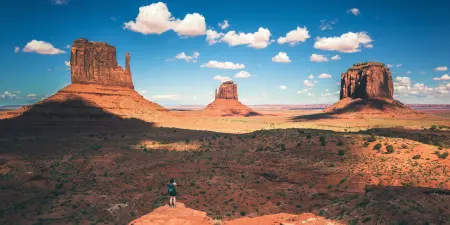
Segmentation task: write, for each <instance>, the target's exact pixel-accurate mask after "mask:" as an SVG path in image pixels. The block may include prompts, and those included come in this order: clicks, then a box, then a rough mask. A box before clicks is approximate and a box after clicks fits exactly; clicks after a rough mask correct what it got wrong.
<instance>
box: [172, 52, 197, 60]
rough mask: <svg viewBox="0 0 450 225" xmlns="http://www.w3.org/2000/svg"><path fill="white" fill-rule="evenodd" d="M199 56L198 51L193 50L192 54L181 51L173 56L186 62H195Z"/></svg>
mask: <svg viewBox="0 0 450 225" xmlns="http://www.w3.org/2000/svg"><path fill="white" fill-rule="evenodd" d="M199 56H200V53H198V52H194V54H193V55H192V56H190V55H186V53H184V52H182V53H180V54H178V55H176V56H175V58H176V59H183V60H184V61H186V62H191V61H192V62H197V59H198V57H199Z"/></svg>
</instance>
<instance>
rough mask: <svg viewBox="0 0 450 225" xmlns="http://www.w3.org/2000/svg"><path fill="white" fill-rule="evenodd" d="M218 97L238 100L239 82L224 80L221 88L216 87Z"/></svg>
mask: <svg viewBox="0 0 450 225" xmlns="http://www.w3.org/2000/svg"><path fill="white" fill-rule="evenodd" d="M216 99H234V100H238V92H237V84H235V83H233V81H225V82H223V83H222V84H221V85H220V87H219V89H216Z"/></svg>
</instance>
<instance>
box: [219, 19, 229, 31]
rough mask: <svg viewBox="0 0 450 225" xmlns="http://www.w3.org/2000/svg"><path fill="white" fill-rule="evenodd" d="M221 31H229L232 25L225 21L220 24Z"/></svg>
mask: <svg viewBox="0 0 450 225" xmlns="http://www.w3.org/2000/svg"><path fill="white" fill-rule="evenodd" d="M218 25H219V27H220V29H222V30H224V29H227V28H228V27H230V24H229V23H228V20H224V21H223V23H219V24H218Z"/></svg>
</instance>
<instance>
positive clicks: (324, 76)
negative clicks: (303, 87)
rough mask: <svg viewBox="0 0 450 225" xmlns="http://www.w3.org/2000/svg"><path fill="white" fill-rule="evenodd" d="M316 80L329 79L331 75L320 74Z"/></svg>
mask: <svg viewBox="0 0 450 225" xmlns="http://www.w3.org/2000/svg"><path fill="white" fill-rule="evenodd" d="M318 78H321V79H325V78H331V75H330V74H328V73H322V74H320V75H319V76H318Z"/></svg>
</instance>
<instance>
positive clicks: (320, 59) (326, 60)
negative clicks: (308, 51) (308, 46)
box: [309, 54, 328, 62]
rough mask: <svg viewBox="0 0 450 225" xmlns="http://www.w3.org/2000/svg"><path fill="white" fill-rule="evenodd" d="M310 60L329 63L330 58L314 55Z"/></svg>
mask: <svg viewBox="0 0 450 225" xmlns="http://www.w3.org/2000/svg"><path fill="white" fill-rule="evenodd" d="M309 59H310V60H311V62H328V58H327V57H325V56H323V55H318V54H312V55H311V56H310V57H309Z"/></svg>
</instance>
